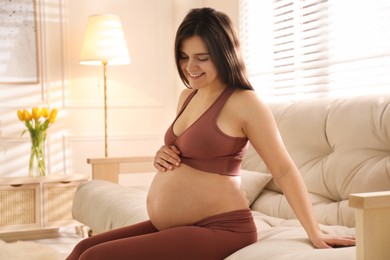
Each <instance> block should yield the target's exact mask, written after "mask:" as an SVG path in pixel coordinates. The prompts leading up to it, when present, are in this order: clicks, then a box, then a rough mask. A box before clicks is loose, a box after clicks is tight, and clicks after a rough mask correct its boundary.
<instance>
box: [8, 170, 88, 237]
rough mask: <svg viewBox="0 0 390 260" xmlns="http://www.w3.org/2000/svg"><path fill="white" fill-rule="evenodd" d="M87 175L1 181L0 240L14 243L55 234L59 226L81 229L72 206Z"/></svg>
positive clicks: (13, 178)
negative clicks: (73, 214)
mask: <svg viewBox="0 0 390 260" xmlns="http://www.w3.org/2000/svg"><path fill="white" fill-rule="evenodd" d="M87 180H88V176H86V175H57V176H46V177H9V178H0V239H2V240H6V241H13V240H17V239H32V238H37V237H51V236H53V235H56V233H57V232H58V228H59V227H62V226H70V225H74V226H81V224H80V223H78V222H77V221H75V220H74V219H73V218H72V204H73V198H74V194H75V192H76V189H77V188H78V186H79V185H80V184H81V183H83V182H85V181H87Z"/></svg>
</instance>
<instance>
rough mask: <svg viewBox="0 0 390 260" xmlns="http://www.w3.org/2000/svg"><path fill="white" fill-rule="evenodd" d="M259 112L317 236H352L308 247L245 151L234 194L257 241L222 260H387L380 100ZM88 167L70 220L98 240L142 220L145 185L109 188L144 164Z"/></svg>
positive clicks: (386, 139)
mask: <svg viewBox="0 0 390 260" xmlns="http://www.w3.org/2000/svg"><path fill="white" fill-rule="evenodd" d="M269 106H270V108H271V110H272V113H273V114H274V117H275V120H276V122H277V125H278V128H279V130H280V133H281V135H282V138H283V141H284V143H285V145H286V147H287V149H288V151H289V153H290V155H291V156H292V158H293V160H294V162H295V163H296V165H297V166H298V168H299V170H300V172H301V174H302V177H303V179H304V181H305V183H306V185H307V188H308V191H309V196H310V199H311V201H312V205H313V209H314V213H315V215H316V217H317V219H318V221H319V222H320V226H321V229H322V230H323V231H324V232H327V233H334V234H338V235H342V236H356V239H357V246H356V247H344V248H332V249H315V248H313V246H312V244H311V243H310V241H309V240H308V238H307V235H306V233H305V231H304V229H303V228H302V227H301V225H300V223H299V221H297V219H296V218H295V215H294V213H293V211H292V210H291V208H290V206H289V204H288V203H287V201H286V199H285V197H284V195H283V194H282V192H281V190H280V189H279V188H278V186H277V185H275V183H274V182H273V180H272V176H271V174H270V173H269V172H268V170H267V167H266V166H265V164H264V163H263V162H262V160H261V158H259V156H258V155H257V154H256V152H255V151H254V149H253V148H252V147H249V149H248V151H247V153H246V154H245V156H244V159H243V163H242V189H243V192H244V193H245V195H246V196H247V199H248V205H249V206H250V208H251V210H252V213H253V216H254V219H255V223H256V226H257V231H258V241H257V243H255V244H252V245H249V246H247V247H245V248H242V249H241V250H239V251H237V252H235V253H234V254H232V255H230V256H229V257H227V258H226V259H227V260H243V259H256V260H260V259H272V260H279V259H280V260H282V259H283V260H285V259H288V260H292V259H299V260H301V259H316V260H320V259H343V260H352V259H366V260H380V259H387V260H388V259H390V97H386V96H365V97H349V98H329V97H328V98H319V99H315V100H305V101H299V102H284V103H270V104H269ZM253 120H256V119H255V118H254V119H253ZM88 162H89V163H90V164H91V165H92V169H93V171H92V172H93V175H92V180H91V181H89V182H87V183H85V184H83V185H81V186H80V187H79V189H78V190H77V192H76V194H75V199H74V203H73V216H74V218H75V219H76V220H78V221H80V222H81V223H84V224H85V225H86V226H88V227H90V228H91V229H92V230H93V233H100V232H104V231H106V230H111V229H114V228H119V227H122V226H125V225H131V224H134V223H137V222H139V221H143V220H145V219H147V218H148V216H147V212H146V206H145V200H146V195H147V189H148V187H147V185H141V186H131V187H129V186H125V185H122V184H118V183H116V182H118V176H120V174H122V173H131V172H133V173H134V172H136V173H137V174H139V173H141V172H142V171H143V168H145V169H146V170H145V171H146V172H148V173H145V174H152V175H153V173H152V171H153V167H152V163H151V162H152V157H134V158H102V159H89V161H88ZM140 163H141V164H143V165H144V166H145V167H143V166H140ZM141 174H142V173H141ZM152 175H151V176H152ZM216 243H217V242H216Z"/></svg>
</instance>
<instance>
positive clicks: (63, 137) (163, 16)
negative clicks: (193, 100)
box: [0, 0, 238, 176]
mask: <svg viewBox="0 0 390 260" xmlns="http://www.w3.org/2000/svg"><path fill="white" fill-rule="evenodd" d="M201 6H212V7H215V8H217V9H220V10H222V11H225V12H226V13H228V14H229V15H230V16H231V17H232V18H233V20H234V21H235V22H237V20H238V0H232V1H223V0H208V1H207V0H203V1H202V0H126V1H125V0H112V1H104V0H99V1H96V0H83V1H78V0H68V1H66V0H57V1H55V0H37V15H38V17H39V21H38V25H39V26H38V28H39V30H38V39H39V47H40V51H39V57H40V63H39V64H40V65H39V69H40V70H39V71H40V79H41V81H40V82H39V83H38V84H24V85H7V84H5V85H4V84H3V85H0V116H1V117H0V176H20V175H26V174H27V170H28V166H27V165H28V157H29V149H30V148H29V146H30V142H29V137H28V135H24V136H23V137H20V132H21V131H22V130H23V129H24V126H23V124H22V123H21V122H19V121H18V120H17V117H16V109H20V108H30V107H32V106H50V107H57V108H58V109H59V116H58V120H57V122H56V123H55V124H53V125H52V127H50V128H49V132H48V140H47V147H46V154H47V164H48V171H49V172H50V174H69V173H90V171H91V170H90V166H89V165H88V164H87V163H86V159H87V158H97V157H104V109H103V102H104V101H103V68H102V67H101V66H86V65H80V64H79V57H80V51H81V47H82V42H83V37H84V32H85V28H86V25H87V20H88V17H89V16H90V15H92V14H103V13H104V14H107V13H112V14H117V15H119V17H120V19H121V21H122V26H123V29H124V32H125V37H126V40H127V43H128V48H129V52H130V56H131V59H132V62H131V64H129V65H124V66H109V67H108V70H107V78H108V84H107V86H108V107H109V108H108V140H109V146H108V155H109V157H116V156H136V155H153V154H154V152H155V150H156V149H158V147H159V146H160V145H161V144H162V138H163V134H164V132H165V129H166V128H167V126H168V125H169V124H170V122H171V120H172V118H173V116H174V114H175V109H176V100H177V97H178V95H179V93H180V91H181V89H182V88H183V86H182V84H181V82H180V81H179V80H178V77H177V75H176V69H175V65H174V60H173V41H174V34H175V30H176V28H177V26H178V24H179V23H180V21H181V19H182V18H183V17H184V15H185V13H186V12H187V11H188V9H190V8H193V7H201Z"/></svg>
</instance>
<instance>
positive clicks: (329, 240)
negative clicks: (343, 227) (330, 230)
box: [311, 234, 356, 248]
mask: <svg viewBox="0 0 390 260" xmlns="http://www.w3.org/2000/svg"><path fill="white" fill-rule="evenodd" d="M311 242H312V244H313V245H314V247H316V248H332V247H348V246H355V245H356V242H355V238H353V237H339V236H336V235H332V234H323V235H321V236H319V237H318V238H314V239H311Z"/></svg>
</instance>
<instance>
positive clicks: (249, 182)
mask: <svg viewBox="0 0 390 260" xmlns="http://www.w3.org/2000/svg"><path fill="white" fill-rule="evenodd" d="M271 179H272V175H271V174H269V173H262V172H256V171H249V170H244V169H242V170H241V187H242V190H243V192H244V194H245V196H246V198H247V200H248V205H249V206H251V205H252V203H253V202H254V201H255V199H256V198H257V197H258V196H259V194H260V193H261V192H262V191H263V189H264V187H265V186H266V185H267V184H268V182H270V180H271Z"/></svg>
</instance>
